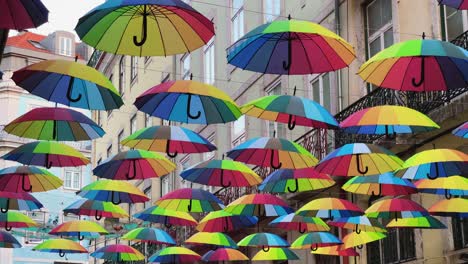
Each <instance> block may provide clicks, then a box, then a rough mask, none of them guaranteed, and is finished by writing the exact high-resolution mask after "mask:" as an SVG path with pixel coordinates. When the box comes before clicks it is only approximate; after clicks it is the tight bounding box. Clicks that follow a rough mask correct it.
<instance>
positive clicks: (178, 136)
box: [120, 126, 216, 158]
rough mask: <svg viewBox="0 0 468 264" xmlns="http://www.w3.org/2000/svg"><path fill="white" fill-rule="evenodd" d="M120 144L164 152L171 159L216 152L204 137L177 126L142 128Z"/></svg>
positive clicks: (214, 147)
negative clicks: (178, 156)
mask: <svg viewBox="0 0 468 264" xmlns="http://www.w3.org/2000/svg"><path fill="white" fill-rule="evenodd" d="M120 143H121V144H122V145H124V146H127V147H130V148H136V149H143V150H148V151H157V152H164V153H166V154H167V155H168V156H169V157H171V158H175V157H176V156H177V154H179V153H204V152H211V151H213V150H216V146H215V145H213V144H212V143H211V142H209V141H208V140H207V139H205V138H204V137H202V136H200V135H199V134H197V133H195V132H194V131H192V130H189V129H187V128H183V127H178V126H153V127H147V128H143V129H140V130H138V131H136V132H135V133H133V134H131V135H130V136H128V137H127V138H125V139H124V140H122V142H120Z"/></svg>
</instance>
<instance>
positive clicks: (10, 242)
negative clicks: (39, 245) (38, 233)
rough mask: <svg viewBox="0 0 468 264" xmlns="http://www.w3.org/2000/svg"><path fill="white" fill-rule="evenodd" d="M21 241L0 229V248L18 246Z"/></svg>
mask: <svg viewBox="0 0 468 264" xmlns="http://www.w3.org/2000/svg"><path fill="white" fill-rule="evenodd" d="M20 247H22V246H21V243H20V242H19V241H18V240H17V239H16V238H15V237H14V236H13V235H11V234H10V233H8V232H5V231H0V248H20Z"/></svg>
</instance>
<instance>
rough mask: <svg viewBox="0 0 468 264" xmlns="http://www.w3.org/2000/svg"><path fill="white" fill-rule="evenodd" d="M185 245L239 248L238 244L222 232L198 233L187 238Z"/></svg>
mask: <svg viewBox="0 0 468 264" xmlns="http://www.w3.org/2000/svg"><path fill="white" fill-rule="evenodd" d="M184 243H185V244H198V245H214V246H218V247H229V248H237V245H236V242H234V240H232V238H231V237H229V236H228V235H226V234H223V233H220V232H198V233H195V234H193V235H192V236H191V237H189V238H187V239H186V240H185V242H184Z"/></svg>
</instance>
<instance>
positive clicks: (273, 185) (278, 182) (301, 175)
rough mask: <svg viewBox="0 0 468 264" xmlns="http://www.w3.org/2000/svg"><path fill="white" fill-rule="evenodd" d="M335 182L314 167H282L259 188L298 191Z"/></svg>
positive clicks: (321, 187) (323, 187)
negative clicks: (293, 168) (294, 168)
mask: <svg viewBox="0 0 468 264" xmlns="http://www.w3.org/2000/svg"><path fill="white" fill-rule="evenodd" d="M334 184H335V181H334V180H333V179H332V178H331V177H330V176H328V175H327V174H325V173H318V172H317V171H315V169H314V168H305V169H296V170H292V169H281V170H275V171H274V172H273V173H271V174H270V175H268V176H267V177H266V178H265V180H263V182H262V184H260V186H259V187H258V189H259V190H260V191H262V192H270V193H288V192H289V193H296V192H305V191H313V190H319V189H325V188H328V187H331V186H333V185H334ZM293 186H294V187H293Z"/></svg>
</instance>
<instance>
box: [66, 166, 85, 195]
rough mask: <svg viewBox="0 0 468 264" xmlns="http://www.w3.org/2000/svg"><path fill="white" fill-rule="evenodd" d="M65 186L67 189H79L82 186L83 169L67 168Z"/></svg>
mask: <svg viewBox="0 0 468 264" xmlns="http://www.w3.org/2000/svg"><path fill="white" fill-rule="evenodd" d="M63 187H64V188H66V189H72V190H79V189H80V188H81V171H80V170H70V169H66V170H65V177H64V180H63Z"/></svg>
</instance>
